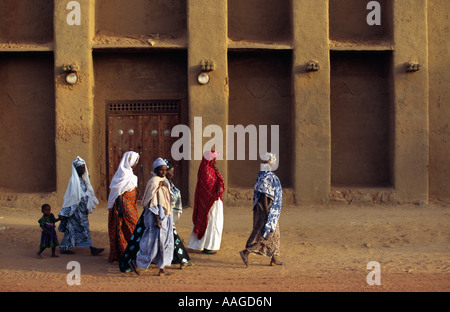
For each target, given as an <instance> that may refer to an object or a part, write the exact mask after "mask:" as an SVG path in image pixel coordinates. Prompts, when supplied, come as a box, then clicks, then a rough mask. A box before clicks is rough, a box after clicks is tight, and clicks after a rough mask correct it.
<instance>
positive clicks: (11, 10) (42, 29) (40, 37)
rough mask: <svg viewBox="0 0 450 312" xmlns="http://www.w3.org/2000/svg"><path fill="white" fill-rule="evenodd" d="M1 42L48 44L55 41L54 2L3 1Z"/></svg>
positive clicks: (29, 0)
mask: <svg viewBox="0 0 450 312" xmlns="http://www.w3.org/2000/svg"><path fill="white" fill-rule="evenodd" d="M0 6H1V8H0V21H1V22H0V42H3V43H7V42H14V43H24V42H27V43H47V42H51V41H52V40H53V1H49V0H21V1H2V3H1V5H0Z"/></svg>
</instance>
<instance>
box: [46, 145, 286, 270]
mask: <svg viewBox="0 0 450 312" xmlns="http://www.w3.org/2000/svg"><path fill="white" fill-rule="evenodd" d="M218 156H219V154H218V153H217V152H215V151H207V152H205V153H204V155H203V159H202V161H201V164H200V167H199V170H198V176H197V185H196V189H195V199H194V207H193V213H192V223H193V228H192V233H191V235H190V237H189V240H188V244H187V248H186V247H185V246H184V244H183V242H182V240H181V239H180V237H179V236H178V233H177V231H176V223H177V221H178V220H179V218H180V217H181V214H182V211H183V210H182V201H181V193H180V190H179V189H178V188H177V187H176V186H175V185H174V183H173V182H172V178H173V175H174V167H173V166H174V165H173V163H172V162H170V161H168V160H165V159H162V158H158V159H156V160H155V161H154V162H153V171H152V173H153V176H152V177H151V179H150V180H149V181H148V183H147V185H146V188H145V191H144V194H143V196H142V199H141V206H142V207H143V210H140V209H139V208H138V193H137V186H138V178H137V176H136V175H135V174H134V172H133V168H135V167H136V165H137V164H138V162H139V160H140V159H139V154H138V153H136V152H133V151H129V152H126V153H124V155H123V157H122V159H121V161H120V164H119V167H118V169H117V171H116V173H115V175H114V177H113V178H112V180H111V183H110V192H109V196H108V205H107V208H108V233H109V240H110V252H109V257H108V260H109V262H118V263H119V268H120V271H122V272H129V271H134V272H135V273H136V274H140V272H142V271H143V270H147V269H148V268H149V267H150V265H151V264H152V263H153V264H156V265H157V266H158V268H159V272H158V275H167V274H169V272H168V271H167V270H166V267H167V266H169V265H172V264H179V265H180V268H184V267H187V266H190V265H192V263H191V259H190V256H189V254H188V252H187V249H191V250H196V251H200V252H202V253H206V254H214V253H216V252H217V251H218V250H219V249H220V244H221V240H222V230H223V221H224V214H223V197H222V196H223V192H224V190H225V187H224V182H223V177H222V175H221V174H220V172H219V170H218V169H217V167H216V160H217V158H218ZM262 158H263V161H264V163H263V164H261V170H260V172H259V173H258V176H257V180H256V184H255V189H254V197H253V231H252V233H251V235H250V237H249V239H248V241H247V243H246V245H245V249H244V250H242V251H240V252H239V254H240V256H241V258H242V260H243V262H244V264H245V265H246V266H248V265H249V261H248V257H249V255H250V253H255V254H259V255H264V256H267V257H270V265H282V264H283V262H281V261H280V260H279V259H278V256H279V254H280V251H279V247H280V231H279V223H278V219H279V216H280V212H281V205H282V188H281V183H280V180H279V179H278V177H277V176H276V175H275V174H274V173H273V170H272V169H273V168H274V164H275V163H276V157H275V155H273V154H271V153H266V154H265V155H263V157H262ZM98 203H99V201H98V199H97V198H96V196H95V194H94V191H93V188H92V186H91V183H90V180H89V172H88V169H87V166H86V162H85V161H84V160H83V159H81V158H80V157H79V156H78V157H77V158H76V159H75V160H74V161H73V163H72V176H71V178H70V180H69V185H68V187H67V190H66V193H65V195H64V203H63V206H62V209H61V211H60V212H59V214H58V218H55V217H54V215H53V214H52V213H51V212H50V206H49V205H47V204H45V205H43V206H42V212H43V216H42V218H41V219H40V220H39V223H40V225H41V227H42V234H41V245H40V250H39V252H38V256H39V257H40V254H41V253H42V251H43V250H44V249H45V248H48V247H50V248H52V256H56V255H55V247H56V246H58V245H59V247H60V251H61V253H62V254H72V253H73V251H72V248H74V247H89V248H90V251H91V254H92V255H98V254H99V253H101V252H102V251H104V249H103V248H96V247H94V245H93V242H92V239H91V233H90V230H89V221H88V215H89V214H90V213H92V211H93V209H94V208H95V207H96V205H98ZM44 206H45V207H44ZM58 221H60V225H59V227H58V230H59V231H60V232H63V233H64V234H63V238H62V240H61V243H59V242H58V240H57V237H56V233H55V228H56V226H55V223H56V222H58Z"/></svg>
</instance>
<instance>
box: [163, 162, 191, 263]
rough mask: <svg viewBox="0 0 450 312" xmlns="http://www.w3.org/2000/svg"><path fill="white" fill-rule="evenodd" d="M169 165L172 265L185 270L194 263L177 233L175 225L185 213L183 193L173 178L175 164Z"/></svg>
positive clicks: (168, 163) (167, 174) (167, 176)
mask: <svg viewBox="0 0 450 312" xmlns="http://www.w3.org/2000/svg"><path fill="white" fill-rule="evenodd" d="M165 161H166V163H167V173H166V179H167V183H169V186H170V193H171V194H172V198H171V202H172V214H173V223H174V224H173V244H174V251H173V259H172V264H180V269H184V268H185V267H188V266H191V265H192V262H190V260H191V258H190V257H189V254H188V252H187V250H186V248H185V247H184V244H183V241H182V240H181V239H180V237H179V236H178V233H177V229H176V227H175V224H176V223H177V221H178V220H179V219H180V217H181V214H182V213H183V205H182V202H181V192H180V190H179V189H178V188H177V187H176V186H175V184H173V182H172V180H171V179H172V178H173V176H174V171H175V170H174V164H173V163H172V162H171V161H170V160H166V159H165Z"/></svg>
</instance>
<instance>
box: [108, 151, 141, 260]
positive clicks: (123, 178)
mask: <svg viewBox="0 0 450 312" xmlns="http://www.w3.org/2000/svg"><path fill="white" fill-rule="evenodd" d="M138 161H139V154H138V153H135V152H132V151H130V152H126V153H125V154H124V155H123V157H122V160H121V161H120V164H119V168H118V170H117V171H116V173H115V174H114V177H113V178H112V180H111V185H110V187H109V188H110V193H109V197H108V209H109V215H108V232H109V242H110V253H109V259H108V260H109V262H115V261H119V260H120V258H121V256H122V253H123V252H124V251H125V249H126V248H127V244H128V241H129V240H130V237H131V235H133V231H134V228H135V227H136V224H137V222H138V219H139V212H138V208H137V176H136V175H134V173H133V168H134V167H135V166H136V165H137V163H138Z"/></svg>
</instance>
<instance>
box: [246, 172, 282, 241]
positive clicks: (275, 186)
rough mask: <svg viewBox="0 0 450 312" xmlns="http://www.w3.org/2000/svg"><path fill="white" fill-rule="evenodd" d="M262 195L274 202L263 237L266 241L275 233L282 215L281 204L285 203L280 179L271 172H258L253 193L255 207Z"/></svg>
mask: <svg viewBox="0 0 450 312" xmlns="http://www.w3.org/2000/svg"><path fill="white" fill-rule="evenodd" d="M261 194H264V195H266V196H267V197H269V198H271V199H272V200H273V202H272V206H271V207H270V211H269V216H268V217H267V221H266V224H265V226H264V229H263V232H262V236H263V237H264V239H265V240H267V239H268V238H269V234H270V233H273V232H274V231H275V228H276V227H277V223H278V219H279V217H280V213H281V204H282V201H283V191H282V188H281V182H280V179H278V177H277V176H276V175H275V174H274V173H273V172H271V171H266V170H262V171H260V172H258V177H257V178H256V183H255V189H254V193H253V207H255V205H256V204H257V203H258V200H259V197H260V195H261Z"/></svg>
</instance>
